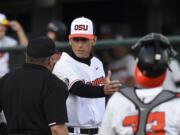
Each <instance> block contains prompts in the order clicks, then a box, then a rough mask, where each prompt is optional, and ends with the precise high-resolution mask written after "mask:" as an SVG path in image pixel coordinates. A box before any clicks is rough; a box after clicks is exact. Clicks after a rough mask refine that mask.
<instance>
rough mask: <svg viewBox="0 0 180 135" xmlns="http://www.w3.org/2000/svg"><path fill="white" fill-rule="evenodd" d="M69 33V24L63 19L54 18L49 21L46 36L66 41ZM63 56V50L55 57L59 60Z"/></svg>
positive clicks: (54, 39)
mask: <svg viewBox="0 0 180 135" xmlns="http://www.w3.org/2000/svg"><path fill="white" fill-rule="evenodd" d="M66 33H67V26H66V25H65V23H63V22H62V21H58V20H54V21H51V22H49V23H48V25H47V32H46V36H47V37H49V38H50V39H52V40H53V41H54V42H56V41H60V42H61V41H65V39H66ZM60 57H61V52H60V51H58V52H57V53H56V54H55V55H54V59H55V61H56V62H57V61H58V60H59V58H60Z"/></svg>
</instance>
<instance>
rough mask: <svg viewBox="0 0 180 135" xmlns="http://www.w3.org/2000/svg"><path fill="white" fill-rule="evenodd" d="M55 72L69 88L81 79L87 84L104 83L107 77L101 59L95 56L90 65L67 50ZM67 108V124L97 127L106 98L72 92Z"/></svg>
mask: <svg viewBox="0 0 180 135" xmlns="http://www.w3.org/2000/svg"><path fill="white" fill-rule="evenodd" d="M53 73H54V74H55V75H56V76H57V77H59V78H60V79H62V80H63V81H64V82H65V83H66V84H67V85H68V89H70V88H71V86H72V85H73V84H74V83H75V82H76V81H79V80H81V81H83V82H84V83H86V84H91V85H102V84H104V79H105V78H104V77H105V74H104V69H103V65H102V63H101V62H100V60H99V59H97V58H96V57H93V58H92V59H91V64H90V66H89V65H87V64H84V63H81V62H79V61H77V60H75V59H73V58H72V57H71V56H69V55H68V54H67V53H65V52H63V53H62V55H61V58H60V60H59V61H58V62H57V63H56V65H55V67H54V70H53ZM67 110H68V119H69V122H68V123H67V125H69V126H77V127H84V128H89V127H90V128H92V127H97V126H99V124H100V123H101V121H102V117H103V114H104V111H105V98H81V97H79V96H75V95H73V94H70V95H69V97H68V99H67Z"/></svg>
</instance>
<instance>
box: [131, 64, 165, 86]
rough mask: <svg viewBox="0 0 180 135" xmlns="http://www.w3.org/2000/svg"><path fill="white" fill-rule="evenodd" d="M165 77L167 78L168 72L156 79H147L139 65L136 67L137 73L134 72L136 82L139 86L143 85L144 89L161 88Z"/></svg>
mask: <svg viewBox="0 0 180 135" xmlns="http://www.w3.org/2000/svg"><path fill="white" fill-rule="evenodd" d="M165 77H166V72H164V73H163V74H161V75H160V76H158V77H155V78H151V77H147V76H145V75H143V73H142V72H141V71H140V70H139V68H138V66H137V65H136V67H135V71H134V78H135V81H136V82H137V84H139V85H141V86H142V87H144V88H153V87H158V86H161V85H162V84H163V82H164V79H165Z"/></svg>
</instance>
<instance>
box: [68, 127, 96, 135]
mask: <svg viewBox="0 0 180 135" xmlns="http://www.w3.org/2000/svg"><path fill="white" fill-rule="evenodd" d="M68 130H69V132H70V133H74V128H73V127H68ZM98 130H99V128H88V129H82V128H80V134H97V133H98Z"/></svg>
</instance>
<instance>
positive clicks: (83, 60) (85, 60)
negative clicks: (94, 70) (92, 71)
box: [69, 51, 93, 66]
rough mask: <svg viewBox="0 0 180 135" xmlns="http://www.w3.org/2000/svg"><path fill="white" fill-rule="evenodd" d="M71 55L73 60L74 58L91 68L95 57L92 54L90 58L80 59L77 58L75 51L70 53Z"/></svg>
mask: <svg viewBox="0 0 180 135" xmlns="http://www.w3.org/2000/svg"><path fill="white" fill-rule="evenodd" d="M69 55H70V56H71V57H72V58H74V59H75V60H77V61H79V62H81V63H84V64H87V65H89V66H90V64H91V58H92V57H93V55H92V54H91V55H90V56H89V58H79V57H77V56H76V55H75V54H74V52H73V51H71V52H70V53H69Z"/></svg>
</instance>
